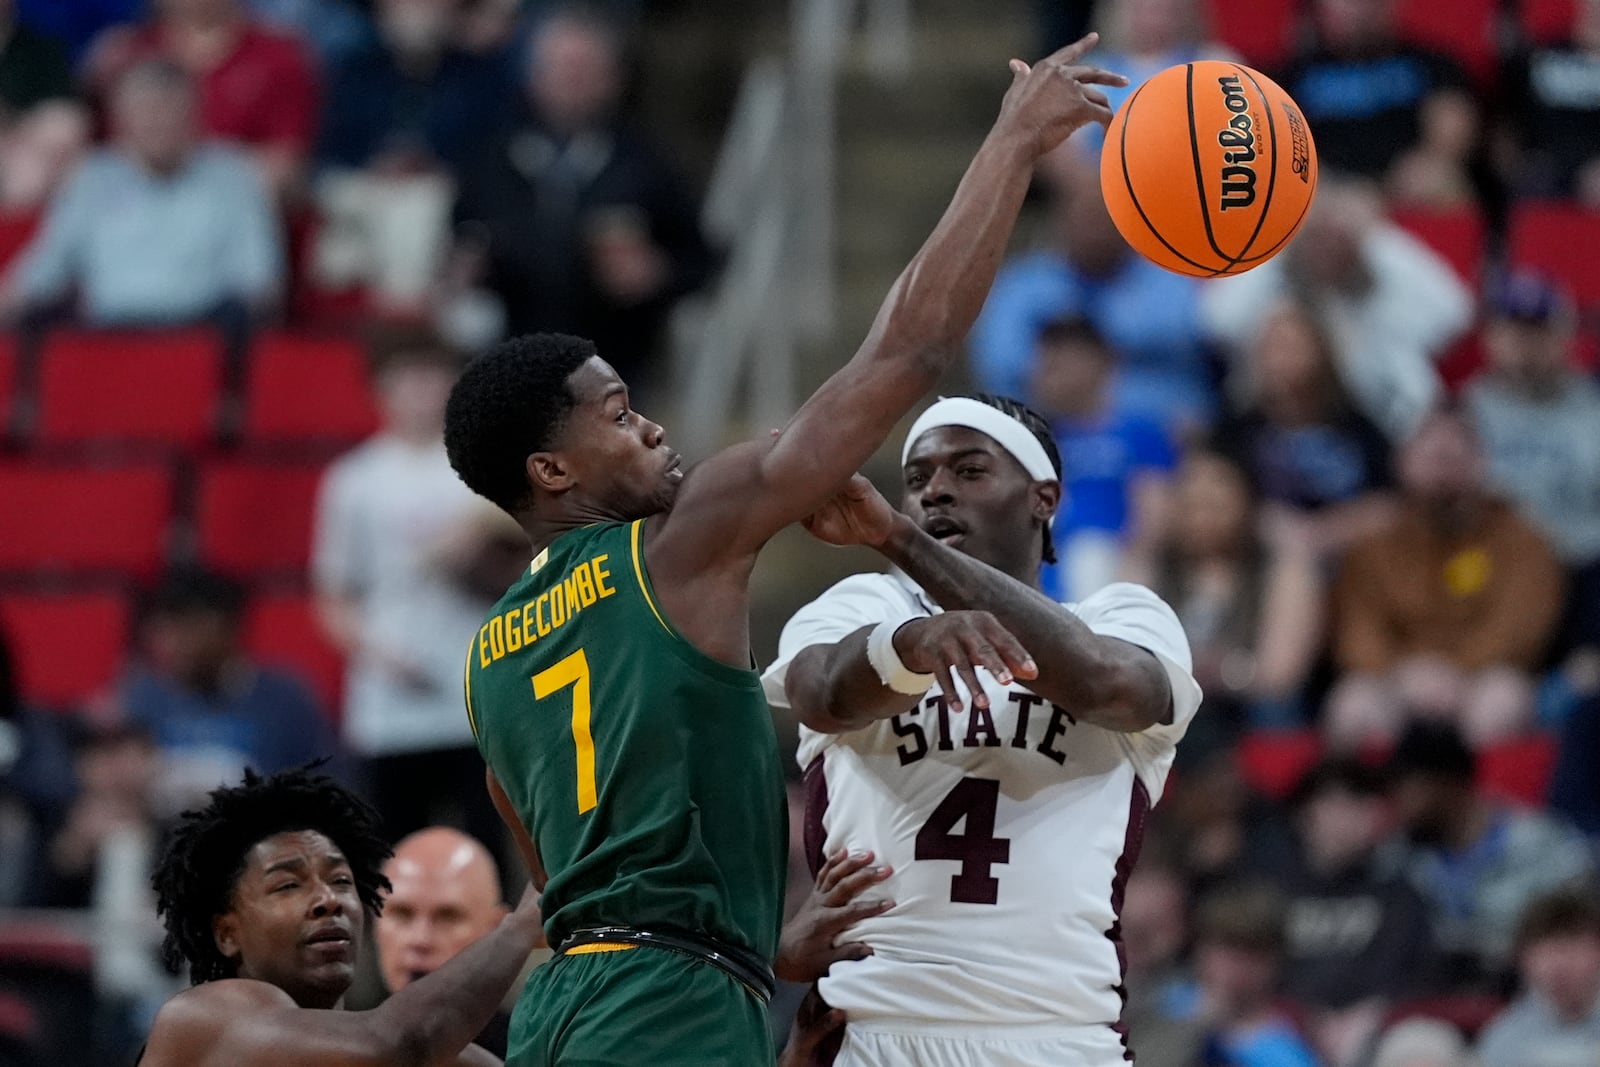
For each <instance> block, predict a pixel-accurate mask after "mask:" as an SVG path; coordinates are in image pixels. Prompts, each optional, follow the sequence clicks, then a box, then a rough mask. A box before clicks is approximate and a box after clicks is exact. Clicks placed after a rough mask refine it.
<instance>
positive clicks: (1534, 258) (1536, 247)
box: [1509, 200, 1600, 308]
mask: <svg viewBox="0 0 1600 1067" xmlns="http://www.w3.org/2000/svg"><path fill="white" fill-rule="evenodd" d="M1509 245H1510V247H1509V259H1510V264H1511V265H1512V266H1514V267H1534V268H1537V269H1539V270H1542V271H1545V272H1546V273H1548V274H1552V275H1554V276H1555V277H1557V278H1559V279H1561V281H1562V282H1564V283H1565V284H1566V286H1567V287H1568V288H1569V289H1571V290H1572V295H1573V296H1574V297H1575V298H1576V299H1577V301H1578V303H1580V304H1582V305H1583V306H1584V307H1586V308H1595V307H1600V256H1597V255H1596V254H1595V250H1596V249H1600V211H1590V210H1587V209H1585V208H1582V207H1579V206H1578V205H1576V204H1570V203H1567V202H1565V201H1560V200H1537V201H1529V202H1527V203H1523V204H1518V205H1517V206H1516V207H1515V208H1514V209H1513V210H1512V212H1511V233H1510V240H1509Z"/></svg>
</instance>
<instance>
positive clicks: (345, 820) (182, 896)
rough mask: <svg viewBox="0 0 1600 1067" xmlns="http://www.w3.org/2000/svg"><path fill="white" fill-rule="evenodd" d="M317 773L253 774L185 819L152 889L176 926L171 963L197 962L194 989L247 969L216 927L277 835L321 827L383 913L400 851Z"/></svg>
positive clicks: (369, 814)
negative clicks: (389, 874)
mask: <svg viewBox="0 0 1600 1067" xmlns="http://www.w3.org/2000/svg"><path fill="white" fill-rule="evenodd" d="M315 766H316V765H315V764H313V765H311V766H308V767H301V768H298V769H296V770H292V771H284V772H282V773H280V774H274V775H272V776H270V777H267V778H263V777H261V776H260V775H258V774H256V773H255V772H254V771H250V770H247V771H245V772H244V781H243V782H241V783H240V784H239V785H236V786H225V787H223V788H221V789H216V790H213V791H212V793H211V802H210V803H209V804H207V805H206V806H205V807H204V808H201V809H200V810H198V811H186V812H184V813H183V815H182V816H181V818H180V820H179V824H178V827H177V828H176V829H175V830H174V831H173V833H172V837H171V839H170V841H169V842H168V844H167V849H166V853H165V854H164V855H163V856H162V857H161V862H160V864H159V865H158V866H157V867H156V871H155V874H154V876H153V877H152V879H151V884H152V885H153V887H154V888H155V891H156V914H158V915H159V916H161V919H162V922H163V923H164V924H165V925H166V929H167V936H166V939H165V940H164V941H163V942H162V945H161V956H162V959H164V960H165V961H166V963H167V966H169V967H171V968H173V969H174V970H177V969H178V968H180V967H181V966H182V965H183V964H184V963H185V962H187V963H188V964H189V982H190V984H192V985H200V984H201V983H202V982H212V981H217V980H219V979H223V978H232V977H234V976H235V975H236V974H237V973H238V970H239V964H238V962H237V961H236V960H231V959H229V958H228V957H226V956H224V955H223V954H222V953H221V952H220V951H219V950H218V949H217V943H216V938H215V936H214V935H213V933H212V925H211V923H212V920H213V919H214V918H216V917H217V916H218V915H221V914H223V913H224V912H226V911H227V910H228V909H229V908H230V907H232V901H233V892H234V889H235V887H236V886H237V885H238V882H239V876H240V875H241V874H243V873H244V865H245V858H246V856H247V855H248V854H249V852H250V850H251V849H252V848H254V847H255V846H256V845H258V844H260V843H261V842H262V841H265V840H266V839H267V838H269V837H272V836H273V835H275V834H282V833H291V832H293V831H296V830H315V831H316V832H317V833H320V834H322V835H323V836H324V837H326V838H328V840H330V841H332V842H333V843H334V845H336V846H337V847H338V849H339V851H340V852H341V853H343V854H344V858H345V860H346V861H348V862H349V864H350V873H351V875H352V876H353V877H354V878H355V883H356V892H357V893H358V894H359V895H360V897H361V904H362V906H363V907H364V908H365V909H366V911H367V914H368V916H369V917H376V916H377V915H379V914H380V913H381V912H382V911H383V897H382V896H381V895H380V894H381V892H382V891H386V890H388V889H389V888H390V886H389V880H388V879H387V878H385V877H384V876H383V865H384V863H385V862H386V861H387V860H388V859H389V857H390V856H391V855H392V854H393V850H392V849H390V847H389V844H388V842H387V841H385V840H384V837H383V834H382V832H381V830H380V826H381V820H380V819H379V817H378V813H377V812H376V811H374V810H373V809H372V808H371V807H370V806H368V805H367V804H366V803H365V802H364V801H362V800H361V799H360V798H359V797H357V796H356V795H355V794H354V793H351V792H350V791H349V790H348V789H346V788H345V787H344V786H342V785H340V784H339V783H338V782H335V781H334V780H333V779H332V778H328V777H326V776H324V775H320V774H316V773H313V772H314V770H315Z"/></svg>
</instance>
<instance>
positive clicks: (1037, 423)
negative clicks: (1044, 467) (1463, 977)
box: [967, 393, 1061, 563]
mask: <svg viewBox="0 0 1600 1067" xmlns="http://www.w3.org/2000/svg"><path fill="white" fill-rule="evenodd" d="M967 399H968V400H976V401H977V402H978V403H980V404H987V405H989V406H990V407H992V408H994V409H995V410H996V411H999V412H1001V413H1003V414H1006V415H1009V416H1010V417H1011V418H1013V419H1016V420H1017V421H1018V422H1020V423H1022V425H1023V427H1024V428H1025V429H1027V431H1028V432H1029V433H1031V434H1033V439H1034V440H1035V441H1038V442H1039V446H1040V447H1041V448H1043V449H1044V454H1045V458H1046V459H1048V460H1049V461H1050V467H1051V469H1052V470H1054V471H1055V472H1056V481H1061V448H1060V446H1058V445H1057V444H1056V435H1055V434H1053V433H1051V432H1050V424H1049V423H1048V422H1046V421H1045V418H1044V416H1043V415H1041V414H1039V413H1038V412H1037V411H1035V410H1033V409H1032V408H1030V407H1029V406H1028V405H1026V404H1024V403H1023V402H1022V401H1020V400H1013V399H1011V398H1010V397H1009V396H997V395H995V394H994V393H972V394H969V395H968V397H967ZM1042 555H1043V557H1044V561H1045V562H1046V563H1054V562H1055V561H1056V546H1055V542H1054V541H1052V540H1051V538H1050V524H1049V523H1045V527H1044V548H1043V552H1042Z"/></svg>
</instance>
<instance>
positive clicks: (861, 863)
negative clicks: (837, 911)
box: [817, 848, 872, 893]
mask: <svg viewBox="0 0 1600 1067" xmlns="http://www.w3.org/2000/svg"><path fill="white" fill-rule="evenodd" d="M871 862H872V853H870V852H846V851H845V850H844V849H842V848H841V849H839V850H838V851H837V852H835V853H833V855H831V856H829V857H828V862H826V863H824V864H823V865H822V869H821V870H820V871H818V872H817V889H818V891H819V892H822V893H827V892H829V891H831V890H832V889H833V887H834V886H836V885H838V884H839V880H840V879H841V878H845V877H847V876H849V875H852V874H854V873H855V872H856V871H859V870H861V869H862V868H863V867H865V866H866V865H867V864H869V863H871Z"/></svg>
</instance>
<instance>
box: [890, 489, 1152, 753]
mask: <svg viewBox="0 0 1600 1067" xmlns="http://www.w3.org/2000/svg"><path fill="white" fill-rule="evenodd" d="M879 551H880V552H881V553H882V554H883V555H884V556H885V558H887V559H888V560H889V561H890V562H891V563H893V564H895V565H896V566H897V567H899V568H900V569H901V570H903V571H905V572H906V574H908V575H910V577H911V579H912V580H913V581H915V582H916V583H917V584H918V585H920V586H921V587H922V589H923V591H924V592H926V593H927V594H928V595H929V596H930V597H932V598H933V600H934V602H935V603H937V604H938V605H939V606H940V607H942V608H944V609H945V610H946V611H956V610H977V611H987V612H989V613H990V614H991V615H993V616H994V617H995V618H996V619H997V620H999V622H1000V624H1001V625H1002V626H1004V627H1005V628H1006V629H1007V630H1009V631H1011V633H1012V634H1013V635H1014V636H1015V637H1016V638H1017V640H1018V641H1019V642H1021V644H1022V647H1023V648H1024V649H1026V650H1027V652H1028V654H1029V655H1031V656H1032V657H1033V659H1034V661H1035V662H1036V663H1037V664H1038V665H1039V676H1038V678H1036V679H1034V680H1033V681H1032V682H1030V683H1029V686H1028V688H1030V689H1031V690H1033V692H1035V693H1037V694H1038V695H1039V696H1042V697H1044V698H1045V699H1046V700H1049V701H1051V702H1052V703H1055V704H1060V705H1061V706H1063V707H1066V708H1069V709H1071V711H1072V713H1073V714H1074V715H1075V716H1077V717H1078V718H1079V719H1082V720H1084V721H1086V722H1092V723H1094V724H1096V725H1098V726H1104V727H1106V728H1107V729H1111V730H1123V731H1128V732H1134V731H1138V730H1143V729H1147V728H1148V727H1150V726H1153V725H1155V724H1156V723H1158V722H1160V721H1162V719H1163V718H1165V716H1166V715H1167V714H1168V711H1169V703H1170V694H1169V693H1168V685H1167V680H1166V674H1165V672H1164V671H1163V670H1162V668H1161V665H1160V663H1159V662H1157V660H1156V658H1155V657H1154V656H1152V655H1151V654H1150V653H1148V652H1146V651H1144V650H1143V649H1140V648H1136V647H1135V646H1133V645H1130V644H1128V643H1127V642H1125V641H1118V640H1115V639H1112V638H1106V637H1101V636H1100V635H1098V634H1096V633H1095V632H1094V631H1093V630H1090V629H1089V628H1088V627H1087V626H1085V625H1084V624H1083V623H1082V622H1081V621H1080V620H1079V619H1078V618H1077V617H1076V616H1074V615H1073V614H1072V613H1071V612H1069V611H1066V610H1064V609H1063V608H1062V607H1061V605H1060V604H1057V603H1056V602H1055V601H1053V600H1051V599H1050V598H1049V597H1047V596H1045V595H1044V594H1043V593H1041V592H1039V591H1038V590H1037V589H1033V588H1030V587H1029V586H1026V585H1024V584H1023V583H1021V582H1019V581H1017V580H1016V579H1015V578H1012V577H1011V576H1010V575H1008V574H1004V573H1002V572H1000V571H999V570H996V569H995V568H993V567H991V566H989V565H988V564H986V563H983V562H980V561H979V560H976V559H973V558H972V557H971V556H968V555H965V554H964V553H961V552H958V551H956V550H955V549H953V548H950V547H948V546H947V545H943V544H940V543H939V542H938V541H936V540H934V539H933V538H932V537H929V536H928V535H927V534H926V533H924V532H923V531H922V530H920V529H918V527H917V525H916V524H915V523H913V522H912V521H911V520H910V519H907V518H906V517H905V516H903V515H901V516H897V517H896V519H895V523H894V527H893V529H892V531H891V532H890V534H889V538H888V540H887V541H885V542H884V544H882V545H880V546H879Z"/></svg>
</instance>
